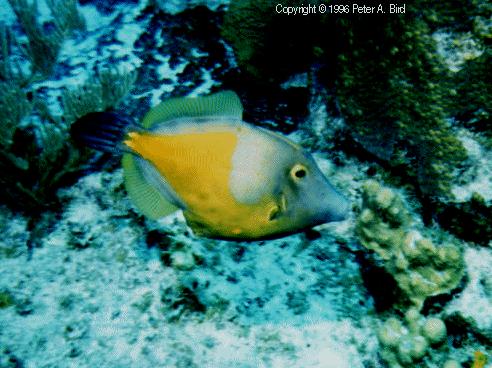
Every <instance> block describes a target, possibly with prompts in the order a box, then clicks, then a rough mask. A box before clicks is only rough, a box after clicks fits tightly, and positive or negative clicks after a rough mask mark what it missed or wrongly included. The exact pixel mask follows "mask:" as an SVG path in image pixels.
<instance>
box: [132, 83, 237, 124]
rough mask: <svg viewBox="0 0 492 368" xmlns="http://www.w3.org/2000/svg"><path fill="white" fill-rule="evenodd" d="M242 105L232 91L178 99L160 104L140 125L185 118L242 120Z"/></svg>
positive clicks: (151, 110)
mask: <svg viewBox="0 0 492 368" xmlns="http://www.w3.org/2000/svg"><path fill="white" fill-rule="evenodd" d="M242 115H243V105H242V104H241V100H240V99H239V97H238V95H237V94H236V93H235V92H233V91H223V92H218V93H215V94H212V95H209V96H205V97H179V98H172V99H169V100H166V101H163V102H161V103H160V104H159V105H157V106H155V107H153V108H152V109H150V111H149V112H148V113H147V114H146V115H145V117H144V119H143V121H142V125H143V127H144V128H146V129H150V128H151V127H152V126H153V125H155V124H158V123H163V122H166V121H170V120H174V119H179V118H186V117H191V118H193V117H214V116H222V117H224V116H227V117H230V118H235V119H239V120H241V119H242Z"/></svg>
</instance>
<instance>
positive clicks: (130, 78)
mask: <svg viewBox="0 0 492 368" xmlns="http://www.w3.org/2000/svg"><path fill="white" fill-rule="evenodd" d="M10 4H11V6H12V8H13V9H14V12H15V14H16V15H17V18H18V21H19V23H20V24H21V26H22V28H23V29H24V31H25V33H26V35H27V37H28V42H29V45H27V54H28V56H29V60H30V62H31V75H29V76H26V75H24V74H23V71H22V68H21V67H20V65H18V63H16V62H18V61H19V60H18V55H15V54H13V51H15V50H17V51H19V50H18V49H19V45H18V42H17V41H16V40H15V37H13V35H12V32H11V31H10V30H9V29H8V28H6V27H3V26H2V27H0V51H1V53H2V61H1V63H0V73H1V74H0V77H1V80H2V81H0V118H1V120H0V125H1V127H2V131H3V134H2V137H1V138H0V158H1V160H0V170H2V172H3V175H2V176H1V177H0V186H1V188H2V189H1V195H2V199H3V202H4V203H6V204H7V205H9V206H10V207H11V208H13V209H15V210H19V211H22V212H24V213H29V214H37V213H40V209H48V208H53V206H54V204H56V203H57V199H56V191H57V189H58V188H60V187H61V186H63V185H64V184H67V183H70V182H71V181H73V180H74V179H75V178H76V176H77V174H78V173H79V172H80V171H81V170H82V169H83V165H82V163H83V162H84V161H85V157H86V152H84V151H80V150H78V149H76V148H75V147H73V146H72V145H71V143H70V140H69V139H68V138H69V135H68V128H69V126H70V124H71V123H72V122H73V121H74V120H75V119H76V118H77V117H79V116H80V115H81V114H84V113H87V112H89V111H98V110H104V109H108V108H115V107H116V106H117V104H118V103H119V102H120V100H121V99H122V98H123V97H124V96H125V95H126V94H127V93H128V92H129V89H130V88H131V87H132V86H133V83H134V81H135V78H136V73H134V72H126V73H124V72H120V71H119V70H117V69H112V68H110V69H99V71H98V73H97V75H96V76H94V77H93V78H92V80H91V81H90V82H89V83H88V87H85V89H84V88H82V89H80V90H78V91H69V92H65V94H63V96H62V103H63V105H64V106H63V107H64V108H65V114H64V115H65V116H63V118H60V117H59V116H55V115H53V114H52V113H51V111H50V108H49V107H48V105H47V103H48V102H47V101H46V100H45V96H46V94H45V92H43V91H42V88H40V89H39V90H36V87H34V86H33V85H32V82H33V81H34V79H35V78H34V75H36V78H39V76H40V75H43V76H46V75H47V74H49V73H50V72H51V70H52V69H53V68H55V67H56V64H55V63H56V54H57V53H58V47H59V45H60V44H61V41H62V38H63V37H64V36H65V34H66V32H67V30H68V29H74V28H80V27H82V26H83V25H82V23H81V22H82V21H81V20H80V21H76V19H75V18H76V14H75V11H76V7H75V3H74V2H72V1H68V2H63V4H62V2H60V1H55V0H53V1H51V2H50V4H51V5H50V7H51V9H52V12H53V16H54V17H57V15H59V17H60V19H59V20H58V21H59V22H63V23H64V24H66V25H65V26H63V27H62V26H61V25H59V27H62V28H63V29H62V28H60V29H58V28H57V27H58V26H57V27H55V28H56V29H55V30H54V31H53V32H52V33H50V34H49V35H46V34H44V33H43V31H42V30H41V25H39V24H38V23H37V18H38V14H37V9H36V8H37V7H36V2H34V3H32V4H30V3H28V2H27V1H25V0H11V1H10ZM60 12H61V13H63V14H61V13H60ZM58 13H60V14H58ZM62 18H63V19H65V20H63V19H62ZM72 18H73V19H72ZM60 24H61V23H60ZM68 24H70V25H68ZM48 43H56V44H57V46H54V47H53V48H50V47H51V46H52V45H49V44H48ZM55 49H56V50H55ZM24 61H25V60H24ZM88 90H89V92H92V93H88Z"/></svg>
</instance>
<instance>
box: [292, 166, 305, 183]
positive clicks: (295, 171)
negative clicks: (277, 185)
mask: <svg viewBox="0 0 492 368" xmlns="http://www.w3.org/2000/svg"><path fill="white" fill-rule="evenodd" d="M306 175H307V169H306V167H305V166H304V165H301V164H297V165H294V167H293V168H292V169H291V170H290V176H291V177H292V178H293V179H294V180H299V179H302V178H304V177H305V176H306Z"/></svg>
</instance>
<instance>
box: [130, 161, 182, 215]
mask: <svg viewBox="0 0 492 368" xmlns="http://www.w3.org/2000/svg"><path fill="white" fill-rule="evenodd" d="M122 166H123V172H124V176H125V186H126V190H127V192H128V195H129V196H130V198H131V199H132V201H133V203H134V204H135V206H137V208H138V209H139V210H140V211H141V212H142V213H143V214H144V215H145V216H147V217H149V218H151V219H153V220H157V219H159V218H162V217H164V216H167V215H169V214H171V213H173V212H175V211H177V210H178V209H179V208H178V207H176V206H175V205H173V204H172V203H171V202H169V201H168V200H166V199H165V198H164V197H163V196H162V195H161V193H159V191H158V190H157V189H156V188H154V187H153V186H152V185H151V184H149V183H148V181H147V180H145V178H144V177H143V175H142V173H141V172H140V170H139V169H138V167H137V165H136V164H135V157H134V156H133V155H132V154H130V153H126V154H124V155H123V158H122Z"/></svg>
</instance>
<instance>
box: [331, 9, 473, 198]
mask: <svg viewBox="0 0 492 368" xmlns="http://www.w3.org/2000/svg"><path fill="white" fill-rule="evenodd" d="M409 11H410V12H411V11H412V9H409ZM385 20H386V21H385V22H378V21H375V20H372V21H371V20H369V19H367V20H365V21H360V22H357V23H355V24H352V23H347V24H345V23H343V24H342V26H341V27H342V35H344V40H343V41H342V47H341V49H340V51H339V55H338V68H339V70H340V76H339V77H338V78H337V79H336V85H337V97H338V100H339V103H340V108H341V112H342V114H343V115H344V117H345V119H346V122H347V124H348V126H349V130H350V135H351V136H352V137H353V138H354V139H355V140H356V141H357V142H358V143H359V144H360V145H361V146H362V147H364V149H365V150H367V151H369V152H371V153H373V154H374V155H376V156H377V157H378V158H379V159H380V160H382V161H383V162H384V163H386V164H387V165H388V166H389V167H390V168H391V169H392V170H395V171H396V169H398V168H400V170H404V172H405V175H406V176H407V177H408V178H411V179H412V180H414V181H415V182H416V184H417V187H418V188H419V190H420V191H421V192H422V193H423V194H424V195H425V196H428V197H437V198H444V199H449V198H452V194H451V192H450V190H451V185H452V183H453V181H455V180H456V178H457V176H456V175H457V169H459V168H460V166H461V165H463V164H464V162H465V160H466V158H467V155H466V151H465V149H464V148H463V146H462V144H461V142H460V141H459V140H458V139H457V138H456V136H455V134H454V131H453V129H452V128H451V126H450V125H449V123H448V121H447V118H448V116H449V115H448V111H447V109H448V107H449V106H450V101H451V97H452V94H453V93H454V92H453V89H452V88H451V85H450V76H449V72H448V71H447V69H446V68H445V66H444V65H442V62H441V60H440V58H439V56H438V54H437V53H436V51H435V49H436V47H435V42H434V40H433V39H432V31H431V29H430V27H429V25H428V24H427V23H426V22H424V21H423V20H422V19H418V18H417V19H415V18H410V17H392V18H385Z"/></svg>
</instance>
